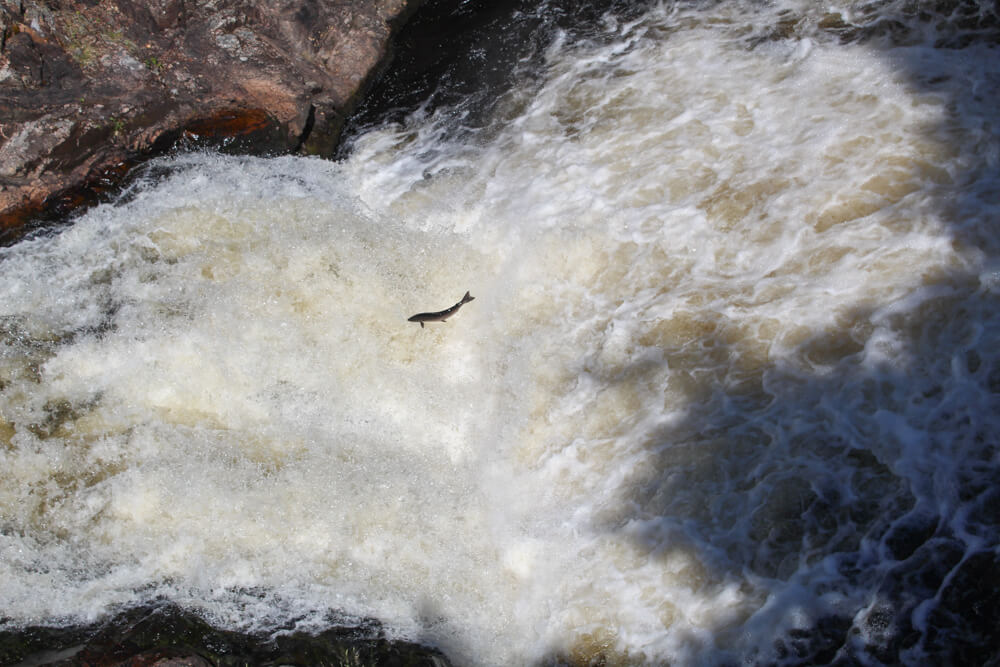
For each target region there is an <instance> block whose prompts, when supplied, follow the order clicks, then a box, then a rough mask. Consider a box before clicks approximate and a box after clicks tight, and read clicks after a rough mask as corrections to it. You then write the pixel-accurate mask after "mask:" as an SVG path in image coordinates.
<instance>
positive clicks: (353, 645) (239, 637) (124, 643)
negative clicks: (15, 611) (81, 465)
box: [0, 602, 449, 667]
mask: <svg viewBox="0 0 1000 667" xmlns="http://www.w3.org/2000/svg"><path fill="white" fill-rule="evenodd" d="M0 664H2V665H13V664H24V665H52V666H54V667H55V666H58V667H97V666H106V667H112V666H114V667H237V666H241V665H261V666H262V667H267V666H275V667H276V666H278V665H329V666H331V667H336V666H341V667H365V666H367V665H370V666H372V667H374V666H379V667H387V666H394V667H448V665H449V662H448V660H447V658H445V656H444V655H443V654H442V653H441V652H439V651H437V650H436V649H433V648H430V647H427V646H422V645H420V644H415V643H412V642H407V641H401V640H392V639H388V638H386V637H385V634H384V633H383V631H382V628H381V627H380V626H379V625H378V623H377V622H375V621H367V622H366V621H362V622H355V623H352V624H350V625H347V626H341V625H338V624H337V623H332V624H331V626H330V627H329V628H327V629H326V630H325V631H323V632H320V633H317V634H309V633H306V632H301V631H295V630H284V631H281V632H273V633H270V634H247V633H242V632H238V631H234V630H224V629H220V628H216V627H214V626H212V625H211V624H209V623H208V622H206V621H205V620H204V619H202V618H201V617H200V616H198V615H196V614H194V613H192V612H190V611H186V610H184V609H182V608H180V607H178V606H177V605H174V604H172V603H169V602H153V603H150V604H148V605H144V606H141V607H135V608H132V609H129V610H126V611H122V612H121V613H119V614H117V615H116V616H113V617H111V618H108V619H106V620H105V621H103V622H99V623H97V624H94V625H90V626H66V627H32V628H25V629H23V630H19V631H16V632H0Z"/></svg>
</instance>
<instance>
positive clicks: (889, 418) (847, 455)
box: [0, 0, 1000, 665]
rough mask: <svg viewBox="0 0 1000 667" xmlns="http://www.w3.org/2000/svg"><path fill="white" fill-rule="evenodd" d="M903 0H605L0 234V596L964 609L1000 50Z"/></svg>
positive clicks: (423, 634)
mask: <svg viewBox="0 0 1000 667" xmlns="http://www.w3.org/2000/svg"><path fill="white" fill-rule="evenodd" d="M911 4H912V3H911ZM918 4H920V3H918ZM988 4H989V3H984V5H988ZM907 6H908V5H907ZM960 7H964V8H965V9H968V7H967V6H965V5H960ZM904 9H905V7H904V6H903V5H899V6H897V5H896V4H893V3H886V4H881V5H870V4H869V5H860V4H851V3H850V2H849V1H848V0H835V1H834V3H833V4H832V5H828V4H824V5H823V7H822V9H819V5H818V3H809V2H798V1H797V0H778V1H777V2H775V3H766V4H765V3H758V2H750V1H749V0H747V1H746V2H742V1H737V2H704V3H690V2H678V3H663V4H660V5H655V6H652V7H651V8H649V9H648V10H645V11H644V12H642V13H641V14H640V13H638V12H632V13H630V14H629V15H627V16H619V17H617V18H616V17H615V15H613V14H608V15H606V16H605V17H604V18H603V19H602V20H601V21H600V22H599V23H598V24H596V25H593V26H591V29H590V31H589V32H587V33H586V34H583V33H581V35H582V36H581V35H576V36H570V35H569V34H568V33H564V34H563V35H562V36H559V35H556V37H555V39H554V40H553V41H552V42H551V43H550V44H549V45H548V46H547V48H546V50H545V51H544V58H543V59H541V61H540V62H539V63H536V66H535V67H534V69H532V70H531V71H530V72H527V73H526V74H525V75H524V76H523V77H522V79H521V80H520V83H519V84H518V85H516V86H514V87H513V88H510V89H505V90H504V92H503V94H502V95H500V96H498V99H496V100H494V104H493V105H492V107H491V109H490V115H489V117H488V118H486V119H485V120H483V121H482V122H478V123H475V124H470V123H466V125H465V126H463V122H464V119H466V118H467V115H468V114H467V113H466V110H464V109H463V108H461V107H460V106H457V107H456V106H439V107H436V108H434V109H433V110H430V109H429V108H426V107H425V108H421V109H418V110H416V111H414V112H412V113H410V114H409V115H408V116H406V118H405V119H403V120H400V121H399V122H391V123H385V124H383V125H382V126H379V127H372V128H370V129H368V130H367V131H365V132H363V133H360V134H358V135H357V136H355V137H353V139H352V144H351V150H350V152H349V154H347V156H346V157H344V158H343V159H341V160H338V161H329V160H320V159H307V158H291V157H285V158H275V159H250V158H235V157H226V156H221V155H217V154H207V153H195V154H186V155H180V156H174V157H171V158H169V159H166V160H163V161H160V162H159V163H158V164H157V165H156V168H155V169H153V170H151V171H150V176H149V177H148V178H146V179H145V180H142V181H140V182H139V183H138V184H137V185H135V186H134V187H133V188H132V190H131V191H130V192H129V193H127V196H126V197H123V198H122V199H121V201H119V202H117V203H115V204H113V205H102V206H99V207H97V208H95V209H92V210H90V211H89V212H87V213H86V214H84V215H82V216H81V217H80V218H79V219H77V220H75V221H74V223H73V224H72V225H69V226H65V227H63V228H61V229H59V230H56V231H53V232H49V233H48V234H46V235H42V236H37V237H35V238H31V239H27V240H24V241H22V242H21V243H19V244H17V245H15V246H12V247H9V248H6V249H3V250H2V251H0V343H2V347H0V364H2V365H0V467H2V470H3V474H2V476H0V610H2V612H0V614H2V619H0V620H2V623H3V624H4V626H5V627H18V626H21V625H25V624H30V623H35V624H37V623H46V622H52V623H56V622H73V621H75V620H86V619H93V618H97V617H100V616H101V615H103V614H107V613H109V611H111V610H113V609H116V608H118V607H119V606H121V605H128V604H134V603H137V602H141V601H143V600H148V599H152V598H155V597H166V598H169V599H171V600H174V601H176V602H178V603H179V604H181V605H183V606H185V607H188V608H191V609H195V610H198V611H199V612H200V613H203V614H204V615H205V616H206V617H207V618H209V619H211V620H212V621H213V622H215V623H218V624H222V625H228V626H231V627H243V628H247V627H255V628H268V627H276V626H278V625H281V624H284V625H285V627H288V624H289V623H291V624H293V625H295V627H298V628H304V629H308V628H312V627H315V628H319V627H322V626H323V624H324V623H328V622H329V620H330V618H331V616H330V615H331V613H333V614H340V615H344V616H347V617H357V618H365V617H367V618H376V619H379V620H380V621H381V622H382V623H384V624H385V625H386V626H387V627H388V628H390V629H391V631H392V632H393V633H395V635H396V636H400V637H407V638H411V639H415V640H417V641H421V642H426V643H429V644H432V645H434V646H438V647H440V648H441V649H442V650H443V651H444V652H445V653H446V654H447V655H448V656H449V658H450V659H452V660H453V661H455V662H456V663H457V664H481V665H515V664H532V663H535V664H537V663H546V662H559V661H567V662H576V663H581V664H586V663H588V662H590V661H595V662H596V661H599V660H604V661H607V662H608V663H616V662H620V663H626V664H636V663H642V662H648V663H652V664H663V663H668V662H669V663H672V664H676V665H686V664H708V665H713V664H720V663H726V662H732V663H736V662H744V661H746V662H750V663H754V662H759V663H774V662H782V661H789V662H802V661H808V660H818V661H829V660H833V659H835V658H838V657H839V658H842V659H848V660H850V661H855V662H862V663H867V664H879V662H903V663H908V664H919V663H921V662H924V661H927V660H931V661H933V659H934V658H935V656H938V657H940V656H942V655H944V656H955V655H962V653H961V652H962V651H964V650H966V648H968V650H974V648H975V647H976V646H979V647H980V648H982V645H981V644H982V642H983V641H995V638H996V634H995V631H994V628H993V627H992V625H993V623H994V622H995V619H994V618H993V617H992V616H991V615H990V614H992V612H991V611H990V609H994V607H995V606H996V605H997V600H996V592H995V591H996V586H997V570H998V566H1000V557H998V549H1000V547H998V545H1000V538H998V533H1000V529H998V522H1000V487H998V485H997V480H998V479H1000V450H998V438H1000V436H998V434H1000V344H998V342H1000V234H998V222H1000V138H998V128H1000V105H998V104H997V100H998V99H1000V48H998V47H997V46H996V41H997V40H996V39H995V38H994V37H990V36H989V35H986V37H983V29H982V26H981V25H979V24H976V25H972V27H968V25H967V24H970V25H971V24H975V21H971V22H970V21H966V22H965V23H963V22H962V21H960V20H948V19H946V18H942V17H941V16H939V15H937V14H934V12H933V11H930V10H928V11H927V12H926V15H925V14H924V13H922V12H923V10H921V12H915V11H914V12H910V13H907V12H906V11H904ZM540 11H544V7H543V8H542V9H541V10H540ZM973 18H974V17H973ZM952 19H954V17H952ZM963 26H964V27H963ZM526 67H527V66H526ZM154 174H155V176H154ZM466 290H471V292H472V294H473V295H475V296H476V300H475V301H474V302H472V303H469V304H468V305H466V306H465V307H464V308H462V310H461V311H460V312H459V313H458V314H457V315H455V316H454V317H453V318H451V319H450V320H449V321H448V322H447V323H431V324H428V325H427V327H426V328H425V329H421V328H420V327H418V326H416V325H414V324H412V323H408V322H407V321H406V318H407V317H408V316H409V315H411V314H412V313H415V312H419V311H425V310H435V309H438V308H442V307H445V306H447V305H450V304H451V303H454V302H455V301H456V300H457V299H459V298H460V297H461V296H462V294H463V293H464V292H465V291H466ZM991 591H992V592H991ZM990 605H993V607H991V606H990ZM984 609H985V611H984ZM983 614H987V616H988V618H986V619H985V622H984V619H983V618H982V615H983ZM956 647H958V648H956ZM956 651H957V652H956Z"/></svg>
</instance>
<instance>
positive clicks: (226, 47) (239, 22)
mask: <svg viewBox="0 0 1000 667" xmlns="http://www.w3.org/2000/svg"><path fill="white" fill-rule="evenodd" d="M420 2H421V0H357V1H346V0H325V1H324V0H277V1H268V0H208V1H206V2H192V1H191V0H151V1H150V2H144V3H136V2H132V1H131V0H102V2H99V3H97V2H92V1H88V0H50V1H48V2H41V1H40V0H34V1H32V0H24V1H23V2H20V1H15V0H0V239H2V238H6V239H7V240H9V239H10V238H11V236H12V233H11V232H12V230H14V229H16V228H18V227H19V226H20V225H22V224H23V223H24V222H25V221H27V220H28V219H30V218H31V217H32V216H35V215H37V214H39V213H40V212H42V211H46V210H48V211H52V210H57V211H58V210H63V209H67V208H70V207H72V206H75V205H76V204H77V203H78V202H79V200H81V197H82V196H83V195H82V194H81V193H83V192H84V191H89V190H91V189H93V188H95V187H96V188H98V189H100V188H101V187H102V186H103V187H106V186H107V184H109V183H112V182H114V181H115V180H116V179H117V178H119V177H120V175H121V174H123V173H124V172H126V171H128V168H129V167H130V166H133V165H134V164H136V163H137V162H138V161H141V160H143V159H146V158H147V157H149V156H152V155H155V154H157V153H161V152H163V151H165V150H167V149H168V148H170V147H172V146H174V145H175V144H176V143H177V142H178V141H183V140H187V141H194V142H206V143H212V142H213V141H216V142H217V141H219V140H221V139H223V138H226V139H229V138H233V137H236V138H242V140H243V142H242V144H240V148H241V149H242V150H245V151H247V152H257V153H272V152H288V151H298V152H303V153H310V154H328V153H329V152H330V151H332V149H333V147H334V145H335V144H336V141H337V138H338V136H339V133H340V130H341V128H342V126H343V122H344V118H345V116H346V115H347V114H348V113H349V112H350V111H351V109H352V108H353V106H354V104H355V102H356V101H357V99H358V97H359V95H360V94H361V93H362V92H363V89H364V87H365V85H366V83H367V82H368V81H369V80H370V79H371V77H372V75H373V73H374V72H375V71H376V70H377V69H378V68H379V67H380V65H381V63H382V62H383V60H384V59H385V58H386V53H387V50H388V46H389V40H390V38H391V37H392V34H393V31H394V29H395V27H396V26H397V25H398V24H399V23H400V22H401V21H402V20H403V19H404V18H405V16H406V15H408V14H409V12H410V11H411V10H412V9H414V8H415V7H416V5H418V4H419V3H420ZM102 184H103V185H102Z"/></svg>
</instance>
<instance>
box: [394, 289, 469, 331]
mask: <svg viewBox="0 0 1000 667" xmlns="http://www.w3.org/2000/svg"><path fill="white" fill-rule="evenodd" d="M475 298H476V297H474V296H470V295H469V293H468V292H466V293H465V296H463V297H462V300H461V301H459V302H458V303H456V304H455V305H454V306H452V307H451V308H449V309H448V310H442V311H439V312H437V313H417V314H416V315H414V316H413V317H411V318H409V319H407V322H420V328H421V329H423V328H424V322H446V321H448V318H449V317H451V316H452V315H454V314H455V313H457V312H458V309H459V308H461V307H462V305H463V304H466V303H469V302H470V301H472V300H473V299H475Z"/></svg>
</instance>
